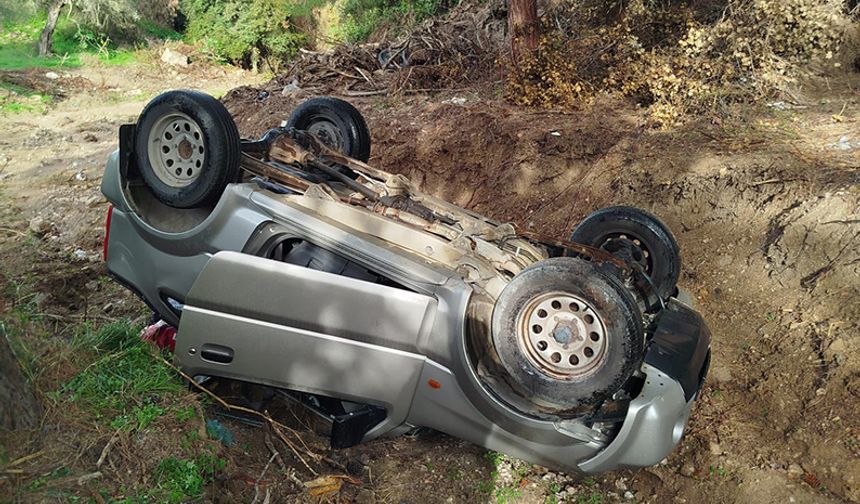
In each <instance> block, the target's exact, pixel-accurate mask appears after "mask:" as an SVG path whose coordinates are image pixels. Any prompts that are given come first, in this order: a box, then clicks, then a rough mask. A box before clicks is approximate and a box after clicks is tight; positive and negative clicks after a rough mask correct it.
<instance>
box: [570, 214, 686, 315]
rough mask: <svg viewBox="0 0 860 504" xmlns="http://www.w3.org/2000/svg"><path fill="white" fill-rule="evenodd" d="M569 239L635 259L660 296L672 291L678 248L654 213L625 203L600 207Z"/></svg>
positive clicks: (677, 269)
mask: <svg viewBox="0 0 860 504" xmlns="http://www.w3.org/2000/svg"><path fill="white" fill-rule="evenodd" d="M622 236H623V237H626V241H625V240H624V239H623V238H620V237H622ZM570 239H571V241H574V242H577V243H582V244H583V245H590V246H592V247H597V248H602V249H604V250H607V251H608V252H611V253H613V254H615V255H618V256H619V257H621V258H622V259H625V260H632V261H633V262H638V263H639V264H640V265H641V266H642V269H643V270H644V271H645V274H647V275H648V276H649V278H650V279H651V282H652V283H653V284H654V287H655V288H656V290H657V292H658V293H659V294H660V297H662V298H663V299H666V298H668V297H670V296H672V295H674V294H675V288H676V285H677V283H678V277H679V276H680V274H681V251H680V248H679V247H678V242H677V241H676V240H675V237H674V236H673V235H672V231H670V230H669V228H668V227H667V226H666V224H664V223H663V222H662V221H661V220H660V219H659V218H657V217H656V216H655V215H653V214H651V213H649V212H646V211H645V210H642V209H639V208H634V207H628V206H613V207H608V208H603V209H600V210H597V211H596V212H594V213H592V214H590V215H589V216H588V217H586V218H585V220H583V221H582V222H581V223H580V224H579V225H578V226H577V227H576V229H574V231H573V235H572V236H571V238H570ZM619 240H620V241H621V242H624V245H626V247H624V248H623V250H619V249H618V248H619ZM633 240H636V241H638V242H639V244H634V243H632V241H633ZM621 252H623V254H622V253H621Z"/></svg>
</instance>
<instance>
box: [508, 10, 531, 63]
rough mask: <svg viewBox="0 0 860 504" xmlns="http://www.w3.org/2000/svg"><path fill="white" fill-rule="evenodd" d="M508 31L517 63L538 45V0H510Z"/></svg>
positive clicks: (512, 54) (514, 59) (512, 53)
mask: <svg viewBox="0 0 860 504" xmlns="http://www.w3.org/2000/svg"><path fill="white" fill-rule="evenodd" d="M508 31H509V32H510V33H511V56H512V57H513V61H514V64H516V63H518V62H519V61H520V58H522V57H523V56H526V55H527V54H530V53H531V52H532V51H534V50H535V49H537V46H538V18H537V0H508Z"/></svg>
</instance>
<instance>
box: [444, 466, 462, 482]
mask: <svg viewBox="0 0 860 504" xmlns="http://www.w3.org/2000/svg"><path fill="white" fill-rule="evenodd" d="M445 479H446V480H448V481H460V480H461V479H463V471H461V470H460V468H459V467H449V468H448V471H446V472H445Z"/></svg>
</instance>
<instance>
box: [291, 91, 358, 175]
mask: <svg viewBox="0 0 860 504" xmlns="http://www.w3.org/2000/svg"><path fill="white" fill-rule="evenodd" d="M286 127H288V128H295V129H297V130H305V131H308V132H310V133H313V134H314V135H315V136H316V137H317V138H319V139H320V140H321V141H322V142H323V143H324V144H326V145H327V146H329V147H331V148H332V149H334V150H336V151H338V152H342V153H343V154H345V155H347V156H349V157H351V158H353V159H358V160H359V161H363V162H367V160H368V159H370V131H369V130H368V128H367V123H366V122H365V121H364V117H362V115H361V112H359V111H358V110H357V109H356V108H355V107H353V106H352V105H351V104H349V103H348V102H345V101H343V100H340V99H337V98H332V97H330V96H321V97H318V98H311V99H310V100H307V101H305V102H303V103H302V104H301V105H299V106H298V107H297V108H296V109H295V110H293V113H292V114H290V117H289V119H287V123H286Z"/></svg>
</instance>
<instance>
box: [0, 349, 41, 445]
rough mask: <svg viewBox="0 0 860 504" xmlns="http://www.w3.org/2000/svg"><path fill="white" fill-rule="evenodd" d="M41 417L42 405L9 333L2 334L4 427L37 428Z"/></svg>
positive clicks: (0, 423) (0, 408)
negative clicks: (11, 344)
mask: <svg viewBox="0 0 860 504" xmlns="http://www.w3.org/2000/svg"><path fill="white" fill-rule="evenodd" d="M41 417H42V408H41V406H40V405H39V401H38V399H36V395H35V394H34V393H33V388H32V386H31V385H30V383H29V382H28V381H27V379H26V378H25V377H24V374H23V373H22V372H21V367H20V366H19V364H18V359H16V358H15V354H14V353H12V348H11V347H10V346H9V342H8V341H6V336H5V335H4V334H0V431H3V430H14V429H33V428H36V427H38V426H39V421H40V419H41Z"/></svg>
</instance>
